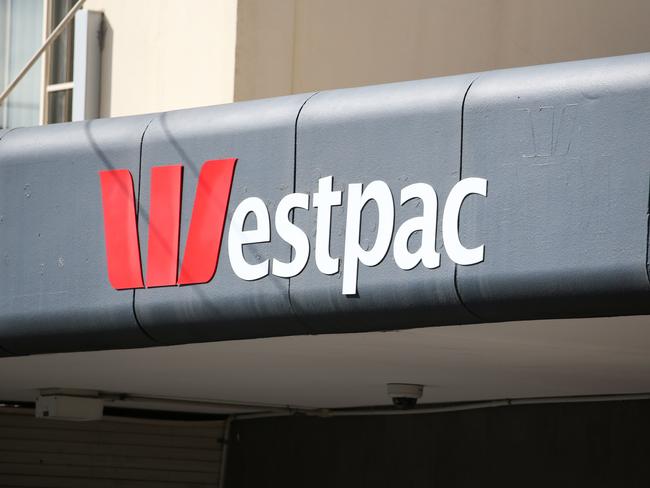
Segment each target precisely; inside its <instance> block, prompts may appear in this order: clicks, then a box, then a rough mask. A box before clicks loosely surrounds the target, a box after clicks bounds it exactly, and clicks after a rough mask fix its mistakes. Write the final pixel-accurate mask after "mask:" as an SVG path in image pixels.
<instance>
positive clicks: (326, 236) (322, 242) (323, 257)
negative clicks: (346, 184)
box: [313, 176, 341, 275]
mask: <svg viewBox="0 0 650 488" xmlns="http://www.w3.org/2000/svg"><path fill="white" fill-rule="evenodd" d="M333 179H334V178H333V177H332V176H326V177H325V178H321V179H319V180H318V191H317V192H316V193H314V196H313V202H314V208H317V209H318V215H317V216H316V252H315V254H316V266H318V269H319V271H320V272H321V273H324V274H327V275H332V274H334V273H336V272H338V270H339V259H338V258H333V257H332V256H331V255H330V234H331V227H332V207H333V206H335V205H341V192H340V191H332V182H333Z"/></svg>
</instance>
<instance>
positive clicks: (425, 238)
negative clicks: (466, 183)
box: [393, 183, 440, 270]
mask: <svg viewBox="0 0 650 488" xmlns="http://www.w3.org/2000/svg"><path fill="white" fill-rule="evenodd" d="M414 198H419V199H420V201H421V202H422V216H421V217H413V218H411V219H409V220H407V221H406V222H404V223H403V224H402V225H401V226H400V227H399V229H397V232H396V233H395V240H394V242H393V256H394V257H395V262H396V263H397V266H399V267H400V268H402V269H404V270H409V269H413V268H415V267H416V266H417V265H418V263H419V262H420V261H422V264H423V265H424V266H426V267H427V268H429V269H434V268H437V267H438V266H440V254H439V253H437V252H436V220H437V219H438V196H437V195H436V192H435V190H434V189H433V188H432V187H431V185H427V184H426V183H415V184H413V185H409V186H407V187H406V188H404V189H402V192H401V196H400V205H404V204H405V203H406V202H408V201H410V200H413V199H414ZM415 232H421V238H422V242H421V243H420V248H419V249H418V250H417V251H415V252H410V251H409V249H408V242H409V238H410V237H411V235H413V234H414V233H415Z"/></svg>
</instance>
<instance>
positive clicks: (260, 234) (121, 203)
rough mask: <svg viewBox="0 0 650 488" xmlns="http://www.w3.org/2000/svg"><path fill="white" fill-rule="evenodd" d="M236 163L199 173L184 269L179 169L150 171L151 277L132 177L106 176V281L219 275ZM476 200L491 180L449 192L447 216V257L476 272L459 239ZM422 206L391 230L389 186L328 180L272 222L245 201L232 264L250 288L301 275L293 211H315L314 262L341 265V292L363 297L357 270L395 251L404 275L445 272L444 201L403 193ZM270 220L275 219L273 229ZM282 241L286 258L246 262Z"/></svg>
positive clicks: (232, 227)
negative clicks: (339, 211) (370, 230)
mask: <svg viewBox="0 0 650 488" xmlns="http://www.w3.org/2000/svg"><path fill="white" fill-rule="evenodd" d="M236 164H237V159H236V158H229V159H221V160H210V161H206V162H205V163H204V164H203V166H202V168H201V171H200V174H199V179H198V186H197V189H196V196H195V201H194V206H193V209H192V218H191V221H190V227H189V231H188V236H187V242H186V243H185V251H184V253H183V260H182V263H181V265H180V272H179V271H178V256H179V236H180V216H181V193H182V181H183V179H182V174H183V167H182V165H170V166H157V167H154V168H152V170H151V175H150V177H151V201H150V212H149V239H148V242H147V275H146V279H145V280H143V277H142V268H141V262H140V249H139V239H138V231H137V224H136V208H135V195H134V191H133V179H132V176H131V173H130V172H129V171H128V170H124V169H118V170H109V171H101V172H100V181H101V189H102V203H103V210H104V229H105V238H106V251H107V265H108V277H109V280H110V283H111V285H112V286H113V288H115V289H134V288H144V287H145V285H146V287H147V288H150V287H159V286H175V285H192V284H198V283H207V282H209V281H210V280H211V279H212V278H213V277H214V275H215V273H216V271H217V265H218V260H219V254H220V249H221V241H222V236H223V231H224V226H225V225H226V215H227V209H228V205H229V204H230V201H229V200H230V190H231V187H232V180H233V175H234V172H235V167H236ZM470 195H480V196H483V197H486V196H487V180H485V179H483V178H465V179H462V180H460V181H459V182H458V183H456V184H455V185H454V186H453V187H452V188H451V190H450V192H449V196H448V197H447V201H446V202H445V204H444V207H442V208H443V210H442V239H443V245H444V250H445V252H446V253H447V255H448V256H449V258H450V259H451V260H452V261H453V262H455V263H456V264H460V265H463V266H467V265H472V264H476V263H479V262H481V261H483V259H484V257H485V248H484V246H483V245H481V246H478V247H475V248H472V249H468V248H466V247H465V246H463V244H462V243H461V241H460V237H459V234H458V221H459V217H460V210H461V206H462V204H463V202H464V200H465V198H467V197H468V196H470ZM414 199H418V200H419V202H420V203H421V205H420V208H422V214H421V215H419V216H417V217H413V218H410V219H408V220H406V221H405V222H404V223H402V224H401V225H400V226H399V227H398V228H397V231H396V232H395V231H394V227H395V203H396V202H395V196H394V195H393V193H392V191H391V189H390V187H389V186H388V185H387V184H386V182H384V181H381V180H375V181H372V182H370V183H367V184H364V183H351V184H349V185H347V189H345V190H338V189H335V188H334V179H333V177H332V176H326V177H323V178H320V179H319V180H318V190H317V191H316V192H314V193H313V194H312V195H309V194H307V193H291V194H288V195H286V196H284V197H283V198H282V199H281V200H280V201H279V202H278V205H277V209H276V211H275V215H274V216H273V219H272V218H271V215H270V213H269V209H268V207H267V205H266V203H264V201H263V200H262V199H260V198H257V197H249V198H246V199H244V200H242V201H241V202H239V203H238V204H237V206H236V207H235V210H234V212H233V214H232V218H231V219H230V222H229V224H228V225H229V231H228V242H227V249H228V259H229V260H230V264H231V266H232V269H233V271H234V272H235V274H236V275H237V276H238V277H239V278H241V279H242V280H247V281H253V280H258V279H261V278H264V277H265V276H267V275H269V274H273V275H275V276H278V277H282V278H291V277H293V276H296V275H298V274H299V273H300V272H302V270H303V269H304V268H305V266H306V265H307V262H308V261H309V259H310V254H311V249H312V246H311V243H310V241H309V237H308V236H307V234H306V233H305V231H304V230H303V229H301V228H300V227H298V226H297V225H295V224H294V223H293V219H292V215H293V212H294V211H300V210H304V211H311V210H312V209H315V211H316V212H317V215H316V235H315V243H314V246H313V248H314V259H315V262H316V266H317V268H318V270H319V271H320V272H321V273H323V274H326V275H332V274H335V273H337V272H338V271H339V268H340V266H341V261H342V266H343V270H342V275H343V276H342V278H343V279H342V283H343V285H342V293H343V294H344V295H355V294H356V293H357V276H358V270H359V266H360V265H364V266H376V265H378V264H379V263H380V262H381V261H382V260H383V259H384V258H385V257H386V255H387V254H388V252H389V250H390V248H391V244H392V251H393V257H394V260H395V263H396V264H397V266H398V267H399V268H401V269H403V270H410V269H413V268H415V267H416V266H417V265H419V264H422V266H424V267H426V268H429V269H435V268H437V267H438V266H440V254H439V253H438V252H437V251H436V230H437V229H436V227H437V221H438V211H439V207H440V205H439V202H438V196H437V193H436V191H435V190H434V188H433V187H432V186H431V185H429V184H427V183H414V184H411V185H408V186H406V187H404V188H402V189H401V191H400V195H399V205H404V204H406V203H407V202H409V201H412V200H414ZM344 200H345V205H346V207H347V209H346V226H345V245H344V253H343V256H341V257H335V256H332V255H331V252H330V234H331V215H332V207H335V206H339V205H342V204H343V201H344ZM369 204H374V205H376V207H377V210H378V225H377V232H376V237H375V240H374V244H373V245H372V247H370V248H369V249H364V248H363V247H362V246H361V245H360V242H359V241H360V232H361V219H362V215H363V212H364V208H365V207H366V205H369ZM249 215H253V216H254V217H255V222H256V227H255V228H254V229H247V230H245V228H244V223H245V221H246V219H247V217H248V216H249ZM272 221H273V222H272ZM272 225H274V226H275V230H276V233H277V235H278V236H279V237H280V238H281V239H283V240H284V241H285V242H286V243H287V244H289V245H290V246H291V247H292V248H293V252H292V258H291V260H290V261H281V260H279V259H277V258H275V257H270V258H269V259H266V260H263V261H261V262H258V263H250V262H248V261H247V260H246V259H245V257H244V252H243V249H244V246H246V245H248V244H255V243H263V242H269V241H270V240H271V235H272V234H271V226H272ZM415 233H420V234H421V239H420V246H419V248H418V249H416V250H409V246H408V243H409V239H410V237H411V236H412V235H413V234H415Z"/></svg>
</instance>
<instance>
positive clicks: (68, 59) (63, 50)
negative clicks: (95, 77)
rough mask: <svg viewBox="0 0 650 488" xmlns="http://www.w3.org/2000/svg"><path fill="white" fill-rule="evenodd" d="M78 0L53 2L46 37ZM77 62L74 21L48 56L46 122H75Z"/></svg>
mask: <svg viewBox="0 0 650 488" xmlns="http://www.w3.org/2000/svg"><path fill="white" fill-rule="evenodd" d="M74 3H75V1H74V0H50V1H49V2H48V11H47V28H46V33H45V37H47V36H48V35H50V33H51V32H52V31H53V30H54V29H55V28H56V26H57V25H59V23H60V22H61V20H63V17H65V15H66V14H67V13H68V12H69V11H70V9H71V8H72V7H73V5H74ZM73 59H74V22H70V23H69V24H68V26H67V27H66V28H65V29H64V30H63V32H62V33H61V35H60V36H59V37H58V38H57V40H56V41H54V43H53V44H52V46H51V47H50V48H49V49H48V50H47V52H46V53H45V65H46V69H45V70H44V71H45V72H44V75H45V82H44V85H45V92H44V93H43V106H42V115H43V123H45V124H53V123H57V122H69V121H71V120H72V88H73V82H72V72H73Z"/></svg>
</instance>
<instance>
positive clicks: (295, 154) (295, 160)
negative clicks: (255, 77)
mask: <svg viewBox="0 0 650 488" xmlns="http://www.w3.org/2000/svg"><path fill="white" fill-rule="evenodd" d="M319 93H320V92H319V91H317V92H314V93H312V94H311V95H309V96H308V97H307V98H306V99H305V100H304V101H303V102H302V105H300V108H299V109H298V113H296V121H295V124H294V127H293V188H292V193H296V174H297V173H298V119H299V118H300V113H301V112H302V109H303V108H305V105H307V102H309V100H311V99H312V98H313V97H315V96H316V95H318V94H319ZM294 210H295V209H294ZM295 216H296V214H295V211H292V212H291V223H292V224H293V223H294V220H295ZM292 259H293V247H291V248H290V251H289V260H292ZM292 281H293V278H289V283H287V301H288V302H289V309H290V310H291V313H292V315H293V317H294V319H295V320H296V321H297V322H298V323H299V324H300V325H302V327H303V328H304V329H305V331H309V327H308V326H307V324H306V323H305V322H303V320H302V317H301V316H300V314H298V312H297V311H296V308H295V307H294V305H293V301H292V299H291V282H292Z"/></svg>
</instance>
